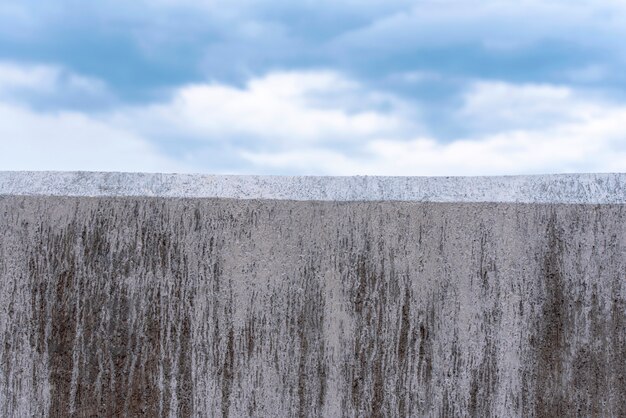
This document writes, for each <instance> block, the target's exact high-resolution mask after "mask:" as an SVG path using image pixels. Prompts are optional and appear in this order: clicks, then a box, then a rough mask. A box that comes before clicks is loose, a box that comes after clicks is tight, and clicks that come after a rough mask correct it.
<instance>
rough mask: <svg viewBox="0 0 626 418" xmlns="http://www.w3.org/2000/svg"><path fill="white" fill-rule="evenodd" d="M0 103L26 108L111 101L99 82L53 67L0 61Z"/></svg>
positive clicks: (110, 94) (84, 104)
mask: <svg viewBox="0 0 626 418" xmlns="http://www.w3.org/2000/svg"><path fill="white" fill-rule="evenodd" d="M0 100H2V101H5V102H18V103H22V104H28V105H29V106H54V107H55V108H63V107H78V106H80V107H83V108H84V107H93V106H95V105H98V104H104V103H107V102H110V101H112V100H113V95H112V93H111V92H110V91H109V90H108V88H107V87H106V85H105V83H104V82H102V81H101V80H98V79H95V78H91V77H85V76H82V75H79V74H75V73H73V72H72V71H69V70H67V69H65V68H63V67H61V66H57V65H37V64H34V65H33V64H18V63H15V62H11V61H0Z"/></svg>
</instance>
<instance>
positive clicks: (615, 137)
mask: <svg viewBox="0 0 626 418" xmlns="http://www.w3.org/2000/svg"><path fill="white" fill-rule="evenodd" d="M454 118H456V119H457V122H458V121H466V122H467V123H468V124H470V125H471V126H473V127H474V129H472V130H471V131H472V135H471V136H469V137H463V138H456V139H453V140H451V141H441V140H439V139H438V138H435V137H424V136H418V137H414V138H412V139H410V140H398V139H396V138H378V139H373V140H369V141H365V142H364V143H362V147H361V149H359V150H358V152H345V151H342V150H337V149H334V150H333V149H327V148H326V149H325V148H319V147H318V148H315V147H307V148H305V149H302V150H285V151H278V152H259V153H253V152H246V153H245V158H247V159H248V160H249V161H250V162H251V163H252V164H255V165H257V166H258V167H264V168H266V167H272V168H273V169H274V170H280V171H298V170H301V169H303V170H305V171H306V172H307V173H309V174H311V173H313V172H316V173H318V174H319V173H323V174H341V175H350V174H351V175H354V174H377V175H496V174H500V175H502V174H524V173H555V172H594V171H595V172H610V171H625V170H626V133H625V132H624V130H623V121H624V120H626V106H624V105H623V104H619V103H611V102H607V101H602V100H599V99H596V98H592V97H586V96H585V95H584V94H580V93H578V92H576V91H573V90H572V89H570V88H566V87H562V86H551V85H532V84H531V85H512V84H507V83H502V82H484V81H483V82H477V83H475V84H474V85H473V86H471V88H469V89H468V91H467V94H466V95H465V96H464V100H463V103H462V105H461V106H460V107H459V108H458V109H457V110H456V114H455V115H454Z"/></svg>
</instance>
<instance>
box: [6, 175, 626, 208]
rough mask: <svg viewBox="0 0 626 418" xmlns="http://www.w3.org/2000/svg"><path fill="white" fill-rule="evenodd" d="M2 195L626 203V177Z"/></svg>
mask: <svg viewBox="0 0 626 418" xmlns="http://www.w3.org/2000/svg"><path fill="white" fill-rule="evenodd" d="M0 195H20V196H25V195H26V196H33V195H39V196H140V197H156V196H158V197H202V198H215V197H219V198H231V199H277V200H321V201H335V202H345V201H378V200H384V201H418V202H515V203H613V204H615V203H620V204H621V203H626V174H616V173H613V174H554V175H543V176H502V177H314V176H304V177H303V176H296V177H290V176H213V175H201V174H146V173H92V172H10V171H9V172H1V171H0Z"/></svg>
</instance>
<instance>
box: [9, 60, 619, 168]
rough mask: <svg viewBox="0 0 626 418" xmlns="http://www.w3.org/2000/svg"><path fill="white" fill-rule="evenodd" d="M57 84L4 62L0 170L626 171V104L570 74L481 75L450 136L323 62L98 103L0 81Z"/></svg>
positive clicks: (50, 75)
mask: <svg viewBox="0 0 626 418" xmlns="http://www.w3.org/2000/svg"><path fill="white" fill-rule="evenodd" d="M76 77H77V79H80V77H79V76H76ZM70 78H71V77H70ZM64 83H66V78H63V77H59V76H58V75H57V72H55V70H53V69H52V70H51V69H50V67H45V66H43V67H32V66H31V67H20V66H19V65H17V64H14V65H12V66H11V65H4V66H0V150H1V151H2V152H0V169H5V170H9V169H12V170H26V169H28V170H35V169H37V170H44V169H45V170H103V171H166V172H172V171H173V172H181V171H183V172H189V171H204V172H223V171H227V172H231V173H236V172H247V173H254V172H257V173H275V174H281V173H290V174H341V175H348V174H371V175H375V174H378V175H487V174H514V173H541V172H545V173H550V172H572V171H626V133H625V132H624V130H623V124H624V122H623V121H624V120H626V105H624V104H622V103H616V102H611V101H607V100H603V99H600V98H597V97H593V96H590V95H589V94H588V93H582V92H580V91H576V90H574V89H572V88H569V87H564V86H555V85H548V84H507V83H503V82H496V81H489V80H486V81H479V82H476V83H474V84H473V85H471V86H470V87H469V88H468V89H467V92H466V94H465V95H464V96H463V97H462V103H461V105H460V106H458V107H451V108H450V109H449V111H450V118H451V119H452V120H454V121H455V122H456V123H463V122H466V123H467V126H469V127H470V128H471V129H470V134H468V135H466V136H464V137H462V138H456V139H453V140H447V141H443V140H441V139H439V138H437V137H435V136H432V135H429V134H428V133H427V132H426V131H425V130H424V129H423V128H422V127H421V126H422V124H423V123H424V121H420V120H419V114H420V112H419V108H418V105H417V104H411V103H407V102H405V101H403V100H401V99H399V98H397V97H393V96H389V95H387V94H381V93H379V92H376V91H372V90H369V89H367V88H365V87H364V86H362V85H360V84H359V83H357V82H355V81H354V80H351V79H349V78H347V77H345V76H342V75H340V74H338V73H335V72H330V71H316V72H278V73H270V74H267V75H265V76H263V77H258V78H253V79H251V80H249V82H248V83H247V84H246V85H245V86H244V87H242V88H237V87H233V86H228V85H223V84H217V83H206V84H194V85H189V86H182V87H180V88H178V89H175V90H174V91H173V92H172V96H171V98H170V99H168V100H165V101H164V102H161V103H155V104H150V105H138V106H133V107H124V108H118V109H116V110H113V111H102V112H100V113H97V114H90V113H87V112H85V111H60V112H59V111H57V112H43V111H41V110H39V111H37V110H33V109H31V108H29V107H27V106H26V105H24V104H23V103H21V102H20V101H19V100H13V98H10V99H7V97H9V96H6V95H5V93H1V92H12V91H17V90H16V89H22V90H24V91H26V90H33V89H35V90H36V89H39V88H41V89H44V90H45V89H48V90H50V91H58V90H59V89H62V88H63V86H65V85H66V84H64ZM11 97H12V96H11ZM166 140H167V141H166ZM190 144H192V146H190ZM158 145H161V146H158ZM185 147H187V148H185ZM166 149H169V150H170V152H169V153H168V152H166V151H165V150H166ZM182 149H186V150H185V152H181V150H182ZM172 150H174V151H176V152H172ZM190 150H191V151H190ZM194 150H195V151H194ZM174 154H176V155H184V156H186V157H175V156H174ZM211 154H213V155H216V156H218V157H215V158H220V159H221V158H224V159H226V160H229V163H228V164H230V165H229V166H228V167H227V168H226V170H224V168H223V167H222V166H220V167H221V168H219V169H216V168H215V167H216V166H213V165H212V162H211V161H199V160H198V159H194V155H202V156H207V155H211Z"/></svg>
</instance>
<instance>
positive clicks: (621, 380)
mask: <svg viewBox="0 0 626 418" xmlns="http://www.w3.org/2000/svg"><path fill="white" fill-rule="evenodd" d="M0 232H1V234H0V339H1V340H0V416H7V417H9V416H16V417H22V416H54V417H61V416H62V417H65V416H76V417H95V416H148V417H152V416H182V417H184V416H199V417H204V416H233V417H239V416H258V417H274V416H276V417H291V416H312V417H317V416H325V417H338V416H346V417H356V416H476V417H485V416H494V417H502V416H538V417H557V416H581V417H582V416H594V415H595V416H626V401H625V400H626V361H625V359H626V296H625V295H626V293H625V292H626V280H625V279H626V205H622V204H619V205H596V204H520V203H424V202H319V201H318V202H314V201H308V202H307V201H299V202H298V201H287V200H283V201H278V200H233V199H198V198H186V199H182V198H145V197H143V198H142V197H45V196H0Z"/></svg>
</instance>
